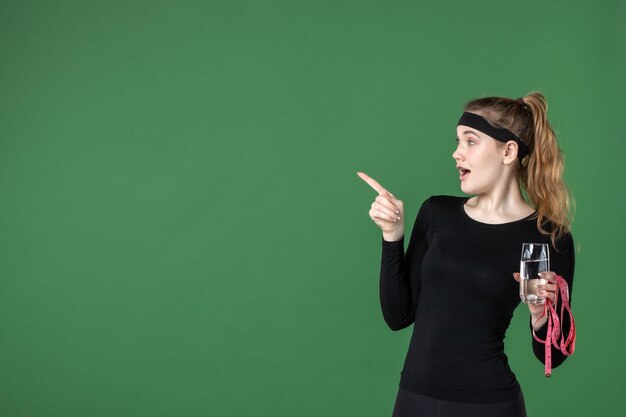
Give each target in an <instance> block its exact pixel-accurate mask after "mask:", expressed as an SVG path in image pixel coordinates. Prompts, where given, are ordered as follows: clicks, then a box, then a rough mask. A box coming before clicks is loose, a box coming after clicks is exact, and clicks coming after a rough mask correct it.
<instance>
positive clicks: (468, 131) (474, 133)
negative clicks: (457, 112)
mask: <svg viewBox="0 0 626 417" xmlns="http://www.w3.org/2000/svg"><path fill="white" fill-rule="evenodd" d="M468 133H471V134H472V135H474V136H476V137H480V136H478V134H477V133H476V132H474V131H473V130H466V131H465V132H463V133H461V135H467V134H468ZM457 139H458V138H457Z"/></svg>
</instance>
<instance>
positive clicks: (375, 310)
mask: <svg viewBox="0 0 626 417" xmlns="http://www.w3.org/2000/svg"><path fill="white" fill-rule="evenodd" d="M624 21H626V9H625V6H624V2H621V1H617V0H615V1H551V2H550V1H538V0H534V1H523V2H520V1H474V2H465V1H458V2H452V1H447V2H418V1H413V2H409V1H393V2H390V1H371V0H361V1H350V2H346V1H343V2H342V1H308V2H302V1H265V2H262V1H257V2H254V1H247V2H244V1H223V2H215V1H199V0H197V1H182V2H174V1H152V2H148V1H143V2H142V1H108V2H95V1H63V2H60V1H59V2H55V1H39V2H36V1H2V2H1V4H0V170H1V171H0V199H1V200H0V231H1V232H0V274H1V276H0V415H1V416H11V417H13V416H15V417H18V416H19V417H21V416H25V417H26V416H28V417H39V416H46V417H53V416H63V417H68V416H81V417H82V416H94V417H95V416H116V417H117V416H133V417H141V416H151V417H153V416H390V415H391V410H392V407H393V401H394V399H395V394H396V391H397V384H398V380H399V377H400V370H401V367H402V363H403V361H404V355H405V354H406V350H407V347H408V341H409V338H410V333H411V328H409V329H406V330H404V331H401V332H392V331H391V330H389V329H388V328H387V327H386V325H385V323H384V321H383V318H382V315H381V312H380V306H379V304H378V272H379V268H380V252H381V248H380V233H379V230H378V229H377V228H376V226H375V225H374V224H373V223H372V222H371V220H370V218H369V216H368V211H369V207H370V204H371V202H372V201H373V198H374V197H375V193H374V192H373V190H371V189H370V188H369V187H368V186H367V184H365V183H364V182H363V181H362V180H361V179H360V178H359V177H357V175H356V171H364V172H366V173H367V174H369V175H370V176H372V177H374V178H376V179H377V180H378V181H380V182H381V183H382V184H383V185H385V186H386V187H388V188H389V189H390V190H391V191H392V192H393V193H394V194H395V195H396V196H398V197H399V198H401V199H402V200H403V201H404V202H405V206H406V217H407V219H410V221H407V229H409V230H410V227H411V226H412V221H413V219H414V217H415V214H416V213H417V209H418V208H419V205H420V204H421V202H422V201H423V200H424V199H426V198H427V197H428V196H430V195H433V194H452V195H462V192H461V191H460V189H459V184H458V178H457V174H456V171H455V168H454V161H453V160H452V158H451V153H452V152H453V150H454V146H455V140H454V137H455V133H456V130H455V129H456V121H457V120H458V117H459V116H460V113H461V111H462V105H463V104H464V103H465V102H466V101H467V100H469V99H470V98H475V97H479V96H484V95H504V96H508V97H519V96H521V95H523V94H526V93H528V92H530V91H532V90H539V91H542V92H543V93H544V94H545V95H546V97H547V99H548V103H549V113H548V115H549V119H550V121H551V123H552V124H553V127H554V128H555V130H556V133H557V135H558V138H559V140H560V143H561V146H562V149H563V150H564V152H565V154H566V166H567V168H566V180H567V182H568V184H569V186H570V187H571V190H572V192H573V194H574V197H575V199H576V201H577V214H576V218H575V222H574V227H573V233H574V237H575V238H576V241H577V243H578V244H579V245H580V252H579V254H578V255H577V268H576V277H575V282H576V284H575V288H574V292H573V308H574V313H575V315H576V323H577V325H578V326H577V329H578V339H577V344H576V353H575V355H574V356H572V357H571V358H569V359H568V360H567V361H566V363H565V364H564V365H563V366H562V367H559V368H557V369H556V370H555V372H554V375H553V377H552V378H551V379H549V380H547V379H546V378H545V377H544V376H543V366H542V365H541V364H540V363H539V362H538V361H537V360H536V359H535V358H534V356H533V354H532V352H531V348H530V343H531V335H530V332H529V330H528V322H527V320H528V309H527V308H526V307H525V306H524V305H520V308H518V310H516V315H515V318H514V320H513V323H512V324H511V327H510V328H509V332H508V335H507V338H506V351H507V354H508V355H509V358H510V364H511V366H512V368H513V370H514V372H515V373H516V375H517V377H518V379H519V380H520V383H521V384H522V387H523V389H524V394H525V396H526V401H527V407H528V411H529V415H531V416H540V415H553V416H559V415H563V416H564V415H567V416H571V417H574V416H589V415H603V416H618V415H619V416H622V415H623V411H621V412H620V411H619V410H620V409H622V410H623V408H624V407H626V401H625V400H624V398H625V397H624V394H625V392H624V391H625V384H624V383H623V372H624V371H625V366H624V365H625V360H624V356H623V350H624V342H625V338H624V333H623V332H622V330H623V329H624V313H623V309H622V306H623V304H624V303H623V301H622V298H623V294H624V290H625V289H626V288H625V285H624V276H623V273H622V270H623V258H624V257H623V252H624V249H625V248H626V246H625V244H624V232H625V230H624V221H623V215H622V211H623V208H622V206H623V205H624V203H625V197H624V194H623V190H624V186H623V178H624V169H623V166H624V158H625V157H626V155H625V152H624V149H625V146H624V140H625V136H626V135H624V133H623V132H624V128H623V125H622V122H621V121H622V120H624V118H623V115H624V112H625V110H626V108H625V107H626V106H625V104H624V103H625V102H624V95H625V93H626V88H625V86H624V76H623V74H624V71H625V70H626V64H625V55H626V54H625V50H626V33H625V30H624V25H623V22H624ZM503 279H507V277H503Z"/></svg>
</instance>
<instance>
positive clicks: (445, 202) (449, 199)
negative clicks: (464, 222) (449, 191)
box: [422, 195, 468, 208]
mask: <svg viewBox="0 0 626 417" xmlns="http://www.w3.org/2000/svg"><path fill="white" fill-rule="evenodd" d="M467 198H468V197H459V196H454V195H431V196H430V197H428V198H427V199H426V200H425V201H424V203H422V204H426V203H428V204H429V205H430V206H431V207H433V208H446V207H458V206H459V205H460V204H462V203H463V202H464V201H465V200H467Z"/></svg>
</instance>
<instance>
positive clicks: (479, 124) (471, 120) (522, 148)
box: [457, 112, 528, 161]
mask: <svg viewBox="0 0 626 417" xmlns="http://www.w3.org/2000/svg"><path fill="white" fill-rule="evenodd" d="M458 125H463V126H468V127H472V128H474V129H476V130H480V131H481V132H483V133H485V134H487V135H489V136H491V137H492V138H494V139H496V140H498V141H500V142H507V141H509V140H512V141H514V142H515V143H517V146H518V153H517V157H518V158H519V159H520V161H521V160H522V158H524V157H525V156H526V155H528V146H526V144H525V143H524V142H522V141H521V140H520V139H519V138H518V137H517V136H515V135H514V134H513V132H511V131H510V130H509V129H505V128H497V127H493V126H491V125H490V124H489V122H488V121H487V120H485V118H483V117H482V116H479V115H478V114H476V113H470V112H464V113H463V115H462V116H461V118H460V119H459V123H457V126H458Z"/></svg>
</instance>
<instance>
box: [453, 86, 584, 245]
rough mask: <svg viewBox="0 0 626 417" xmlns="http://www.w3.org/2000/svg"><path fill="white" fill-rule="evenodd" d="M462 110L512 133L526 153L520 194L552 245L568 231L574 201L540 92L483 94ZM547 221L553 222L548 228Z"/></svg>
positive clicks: (544, 100)
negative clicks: (519, 95) (508, 95)
mask: <svg viewBox="0 0 626 417" xmlns="http://www.w3.org/2000/svg"><path fill="white" fill-rule="evenodd" d="M464 111H468V112H473V113H477V114H480V115H481V116H483V117H484V118H485V119H487V121H488V122H489V123H490V124H491V125H492V126H494V127H499V128H502V127H504V128H506V129H508V130H510V131H511V132H513V133H514V134H515V135H516V136H517V137H518V138H519V139H520V140H521V141H522V142H524V144H525V145H526V146H528V149H529V153H528V155H526V156H525V157H524V159H522V161H521V164H520V165H519V167H520V168H519V182H520V188H521V190H522V194H523V195H524V196H525V198H526V200H527V202H528V204H529V205H531V206H532V207H533V208H534V209H535V210H536V211H537V228H538V229H539V231H540V232H541V233H543V234H545V235H548V234H549V235H550V238H551V240H552V244H553V245H554V246H555V247H556V241H557V240H558V239H559V238H560V237H561V236H562V235H564V234H565V233H569V232H570V225H571V221H572V212H571V208H572V207H571V205H572V204H573V200H572V198H571V196H570V193H569V190H568V189H567V186H566V185H565V182H564V181H563V168H564V161H563V153H562V152H561V150H560V148H559V146H558V143H557V141H556V135H555V133H554V131H553V130H552V127H551V126H550V122H548V116H547V113H548V104H547V102H546V98H545V97H544V95H543V94H541V93H539V92H536V91H535V92H532V93H530V94H528V95H526V96H525V97H523V99H522V100H515V99H511V98H506V97H485V98H479V99H474V100H471V101H469V102H468V103H467V104H465V106H464ZM547 221H550V222H551V223H552V225H551V226H552V227H550V228H549V230H548V229H547V228H546V226H548V225H549V223H548V222H547Z"/></svg>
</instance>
